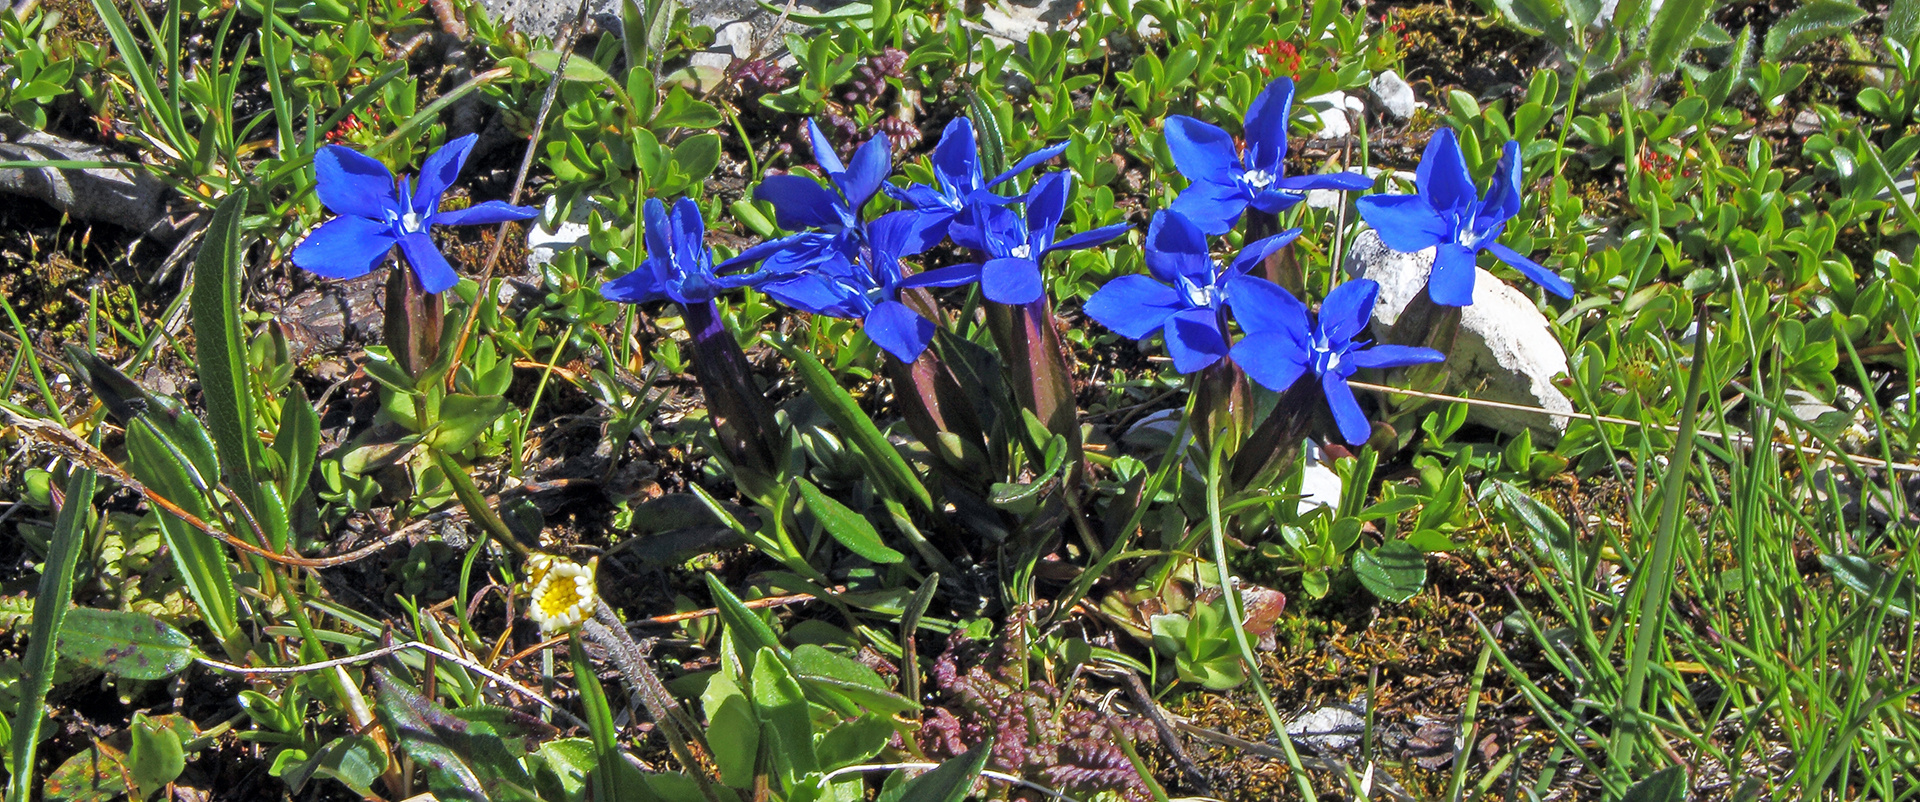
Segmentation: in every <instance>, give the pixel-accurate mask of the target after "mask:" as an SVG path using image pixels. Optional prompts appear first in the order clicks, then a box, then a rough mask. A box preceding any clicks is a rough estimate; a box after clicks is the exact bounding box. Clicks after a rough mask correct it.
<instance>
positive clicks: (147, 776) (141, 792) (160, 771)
mask: <svg viewBox="0 0 1920 802" xmlns="http://www.w3.org/2000/svg"><path fill="white" fill-rule="evenodd" d="M128 729H129V731H130V734H131V735H132V736H133V745H132V747H131V748H129V749H128V750H127V773H128V774H129V775H130V776H129V779H130V780H131V781H132V784H133V787H134V795H135V798H137V799H145V798H147V797H150V796H153V794H154V793H155V792H157V791H159V790H160V789H161V788H163V787H165V786H166V785H167V783H170V782H173V781H174V780H175V779H178V778H179V777H180V772H182V771H185V770H186V768H187V756H186V752H185V750H183V749H182V748H181V745H180V733H178V732H176V731H175V730H174V729H173V728H171V727H168V726H166V725H164V724H160V723H157V722H155V721H154V720H153V719H150V718H147V715H146V714H145V713H137V714H135V715H134V717H133V726H131V727H129V728H128Z"/></svg>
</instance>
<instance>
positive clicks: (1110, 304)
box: [1084, 273, 1186, 340]
mask: <svg viewBox="0 0 1920 802" xmlns="http://www.w3.org/2000/svg"><path fill="white" fill-rule="evenodd" d="M1084 308H1085V310H1086V313H1087V317H1090V318H1093V319H1094V320H1097V321H1099V322H1100V325H1102V326H1106V327H1107V328H1109V329H1113V330H1114V331H1115V332H1118V333H1119V334H1120V336H1122V337H1125V338H1127V339H1129V340H1138V339H1141V338H1143V337H1147V336H1149V335H1152V334H1153V333H1154V331H1156V330H1158V329H1159V328H1160V327H1161V326H1162V325H1163V324H1165V323H1166V322H1167V318H1168V317H1170V316H1171V315H1173V313H1175V312H1178V311H1180V310H1182V309H1185V308H1186V303H1185V302H1184V301H1182V300H1181V299H1180V293H1178V292H1175V291H1174V289H1173V288H1172V287H1169V286H1167V285H1165V284H1161V283H1160V282H1158V281H1154V280H1153V279H1152V278H1150V277H1148V276H1143V275H1140V274H1139V273H1133V274H1130V275H1125V276H1120V277H1119V278H1116V279H1113V280H1112V281H1109V282H1107V283H1106V284H1105V285H1104V286H1102V287H1101V288H1100V289H1099V291H1098V292H1095V293H1094V294H1093V297H1091V298H1088V299H1087V305H1086V306H1085V307H1084Z"/></svg>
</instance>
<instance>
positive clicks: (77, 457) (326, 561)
mask: <svg viewBox="0 0 1920 802" xmlns="http://www.w3.org/2000/svg"><path fill="white" fill-rule="evenodd" d="M7 416H8V417H10V418H12V419H13V425H14V426H16V427H18V428H19V429H20V431H22V432H24V433H26V434H27V435H28V436H30V437H33V438H34V439H36V440H38V441H40V442H41V443H42V444H44V445H47V446H49V447H51V448H52V449H53V450H55V451H58V452H60V453H61V454H62V455H64V456H66V457H68V458H69V459H72V460H74V461H76V462H80V463H82V464H84V465H86V466H87V467H89V468H92V469H94V470H96V471H99V472H101V473H103V474H106V475H107V476H109V477H111V478H112V479H113V480H114V481H116V482H119V483H120V484H122V485H125V486H126V487H127V488H128V489H131V490H133V491H134V492H136V493H139V494H140V496H141V497H142V498H145V499H146V500H147V503H149V504H152V505H153V506H155V507H159V508H160V509H162V510H165V511H166V512H167V513H168V514H170V515H173V516H174V517H176V518H179V519H180V520H182V521H185V522H186V524H187V525H188V526H191V527H193V528H195V529H198V530H200V531H201V532H204V533H206V535H207V536H208V537H211V538H213V539H214V540H218V541H220V542H221V543H225V544H227V545H229V546H232V547H233V548H234V549H236V550H239V551H243V552H246V553H248V554H253V555H256V556H259V557H261V558H263V559H265V560H268V561H270V562H276V563H279V564H281V565H291V566H295V567H298V568H333V567H336V566H341V565H346V564H348V563H353V562H358V561H360V560H364V559H366V558H367V557H371V556H373V555H374V554H375V553H377V552H379V551H380V550H381V549H384V548H386V547H388V546H391V545H393V544H395V543H398V542H400V541H402V540H405V539H407V538H409V537H411V536H412V529H413V527H408V528H406V529H402V530H400V531H398V532H395V533H393V534H391V535H388V536H386V537H384V538H381V539H380V540H378V541H375V542H373V543H369V544H367V545H366V546H363V547H361V548H358V549H355V550H353V551H350V552H347V553H345V554H341V555H337V556H333V557H317V558H316V557H301V556H298V555H293V554H281V553H279V552H276V551H272V550H270V549H264V548H261V547H259V546H255V545H253V544H252V543H248V542H246V541H244V540H241V539H239V538H236V537H234V536H232V535H229V534H227V533H226V532H223V531H220V530H219V529H216V528H214V527H213V526H212V525H211V524H208V523H207V522H206V521H204V520H201V519H200V517H199V516H196V515H194V514H193V513H190V512H187V511H186V510H185V509H183V508H181V506H180V505H178V504H175V503H174V502H173V501H172V500H170V499H168V498H167V497H165V496H162V495H160V494H159V493H156V492H154V491H153V490H152V489H151V488H149V487H147V486H146V485H143V484H141V483H140V481H139V480H137V479H135V478H133V475H132V474H130V473H128V472H127V471H126V470H125V469H123V468H121V467H120V466H119V464H117V463H115V462H114V461H113V460H112V459H109V458H108V457H107V455H105V454H102V453H100V451H99V450H98V449H95V448H94V447H93V446H92V444H90V443H88V442H87V441H85V440H82V439H80V437H79V436H78V435H75V434H74V433H73V432H71V431H68V430H67V428H66V427H64V426H60V425H58V424H54V423H48V422H46V421H40V420H34V419H32V418H27V417H23V416H21V415H18V414H16V413H14V412H12V411H11V410H7Z"/></svg>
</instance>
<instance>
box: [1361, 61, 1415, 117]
mask: <svg viewBox="0 0 1920 802" xmlns="http://www.w3.org/2000/svg"><path fill="white" fill-rule="evenodd" d="M1367 91H1369V92H1372V93H1373V99H1374V100H1377V101H1379V102H1380V109H1381V110H1382V111H1385V112H1386V113H1387V116H1389V117H1392V118H1393V119H1396V120H1405V119H1407V118H1409V117H1412V116H1413V111H1414V109H1417V108H1419V105H1420V104H1419V103H1418V102H1417V101H1415V100H1414V97H1413V87H1411V86H1408V85H1407V82H1406V81H1405V80H1404V79H1402V78H1401V77H1400V73H1397V72H1394V71H1393V70H1387V71H1386V72H1383V73H1380V74H1379V75H1375V76H1373V80H1372V81H1370V82H1368V83H1367Z"/></svg>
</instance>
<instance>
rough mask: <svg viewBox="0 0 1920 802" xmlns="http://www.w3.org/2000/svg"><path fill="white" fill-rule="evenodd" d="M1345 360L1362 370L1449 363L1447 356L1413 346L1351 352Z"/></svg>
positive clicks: (1373, 348) (1377, 347)
mask: <svg viewBox="0 0 1920 802" xmlns="http://www.w3.org/2000/svg"><path fill="white" fill-rule="evenodd" d="M1345 358H1346V359H1348V360H1350V361H1352V362H1353V364H1354V366H1355V367H1362V368H1403V367H1406V366H1408V365H1425V364H1430V363H1434V362H1445V361H1447V355H1446V354H1443V353H1440V352H1439V351H1435V350H1433V349H1432V348H1420V347H1418V346H1412V345H1376V346H1373V347H1372V348H1362V349H1359V350H1357V351H1350V352H1348V353H1347V355H1346V357H1345Z"/></svg>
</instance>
